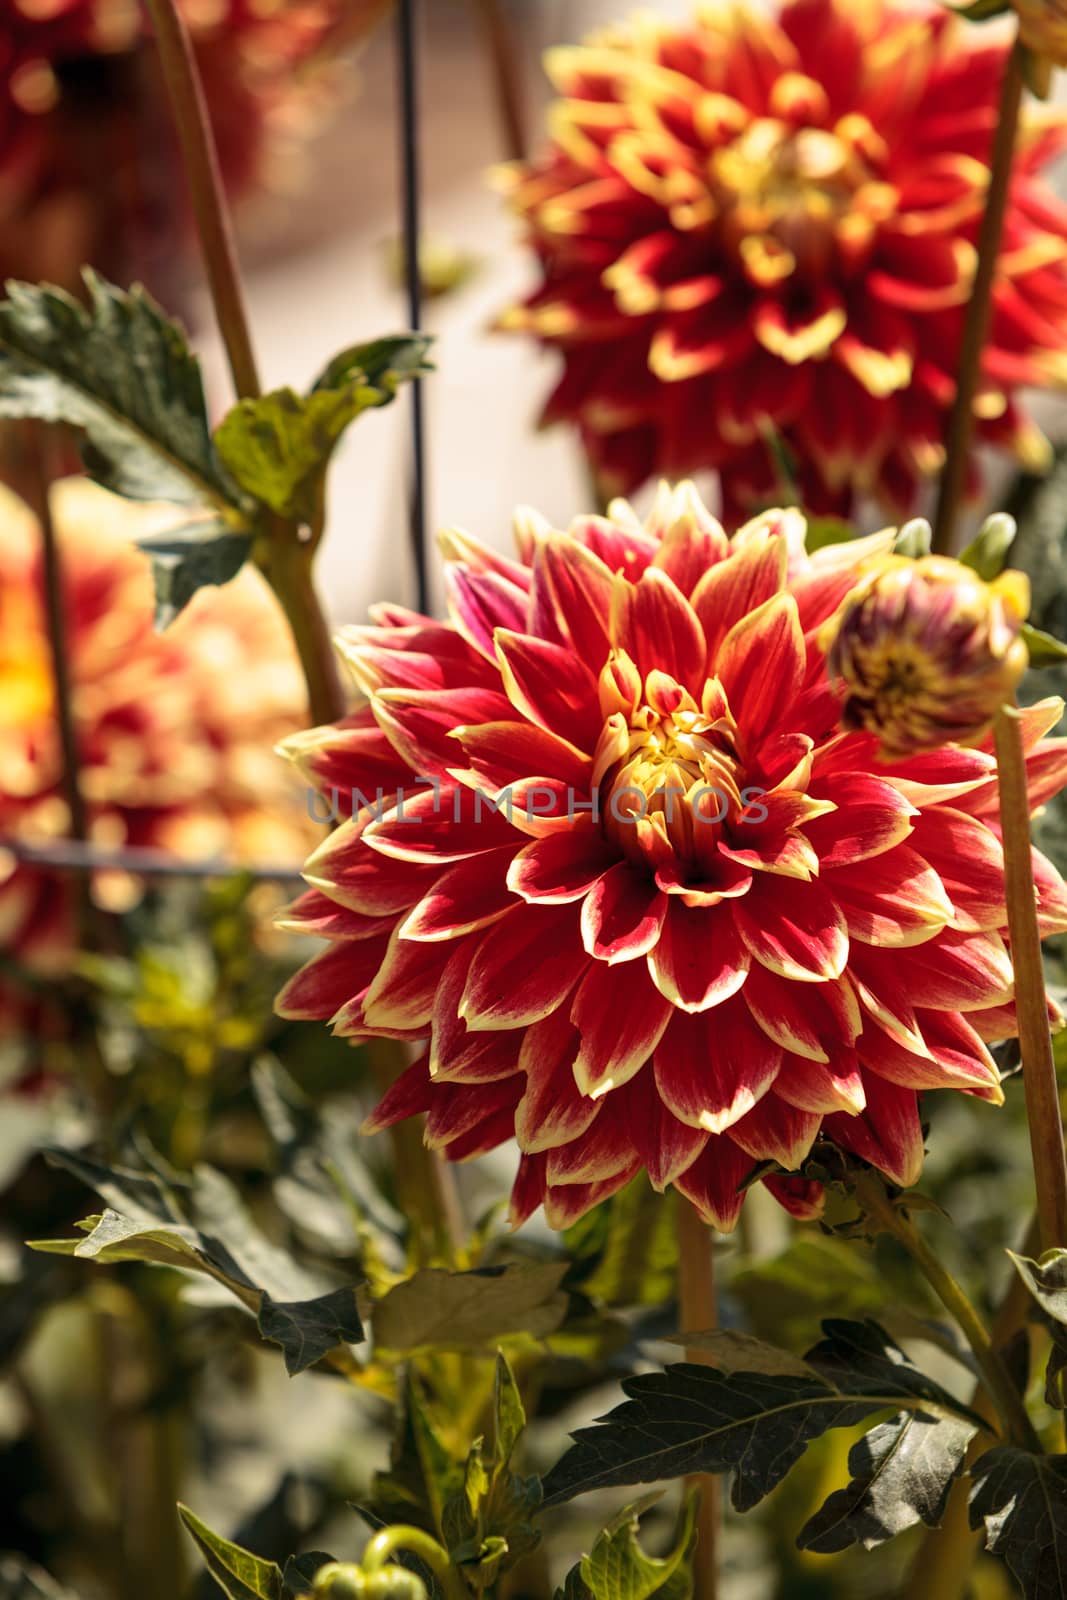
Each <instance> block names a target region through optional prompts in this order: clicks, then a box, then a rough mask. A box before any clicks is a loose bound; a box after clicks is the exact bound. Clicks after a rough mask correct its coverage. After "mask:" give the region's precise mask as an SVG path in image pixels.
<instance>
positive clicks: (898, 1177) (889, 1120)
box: [823, 1072, 923, 1189]
mask: <svg viewBox="0 0 1067 1600" xmlns="http://www.w3.org/2000/svg"><path fill="white" fill-rule="evenodd" d="M864 1081H865V1084H866V1088H867V1106H866V1109H865V1110H864V1111H861V1112H860V1114H859V1116H857V1117H847V1116H845V1115H844V1114H842V1113H838V1114H837V1115H836V1116H832V1117H827V1118H826V1120H825V1122H824V1123H823V1132H824V1134H825V1135H826V1137H827V1138H828V1139H832V1140H833V1141H834V1143H835V1144H839V1145H841V1146H842V1148H843V1149H845V1150H851V1151H852V1153H853V1155H857V1156H859V1157H860V1159H861V1160H863V1161H869V1162H870V1163H871V1165H872V1166H873V1167H877V1168H878V1170H879V1171H880V1172H884V1173H885V1175H886V1177H887V1178H889V1179H890V1180H891V1181H892V1182H893V1183H897V1184H899V1185H900V1186H901V1188H902V1189H907V1188H910V1186H911V1185H912V1184H913V1183H917V1182H918V1179H919V1176H920V1174H921V1172H922V1166H923V1134H922V1126H921V1124H920V1122H919V1105H918V1099H917V1096H916V1094H915V1091H914V1089H901V1088H899V1087H898V1086H897V1085H896V1084H895V1083H888V1082H887V1081H886V1079H885V1078H880V1077H879V1076H878V1074H877V1073H874V1072H871V1073H868V1074H866V1075H865V1079H864Z"/></svg>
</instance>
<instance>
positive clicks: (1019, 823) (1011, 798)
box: [993, 706, 1067, 1251]
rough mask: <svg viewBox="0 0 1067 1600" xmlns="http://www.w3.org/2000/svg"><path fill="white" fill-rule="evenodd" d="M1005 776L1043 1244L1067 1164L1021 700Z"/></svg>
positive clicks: (1018, 987) (1022, 1036) (1019, 996)
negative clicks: (1036, 886) (1032, 839)
mask: <svg viewBox="0 0 1067 1600" xmlns="http://www.w3.org/2000/svg"><path fill="white" fill-rule="evenodd" d="M993 736H994V740H995V744H996V751H997V776H998V780H999V784H1000V823H1001V832H1002V834H1003V836H1004V882H1005V893H1006V897H1007V903H1008V934H1009V938H1010V941H1011V959H1012V966H1013V968H1014V970H1015V1007H1016V1014H1017V1021H1018V1029H1019V1048H1020V1050H1021V1052H1022V1063H1023V1089H1024V1091H1025V1095H1026V1119H1027V1122H1028V1123H1029V1125H1030V1151H1031V1156H1032V1158H1033V1164H1034V1182H1035V1185H1036V1188H1037V1217H1038V1226H1039V1231H1040V1246H1041V1249H1042V1251H1044V1250H1052V1249H1055V1248H1057V1247H1059V1246H1061V1245H1067V1164H1065V1162H1064V1146H1063V1122H1062V1120H1061V1117H1060V1096H1059V1086H1058V1084H1057V1082H1056V1063H1055V1060H1054V1059H1053V1054H1052V1036H1051V1034H1050V1032H1049V1025H1048V1004H1047V1001H1046V998H1045V974H1044V969H1043V967H1042V964H1041V933H1040V929H1039V928H1038V924H1037V896H1036V892H1035V889H1034V868H1033V857H1032V854H1031V848H1030V800H1029V796H1028V794H1027V790H1026V757H1025V753H1024V750H1023V739H1022V721H1021V718H1020V715H1019V712H1018V710H1017V709H1016V707H1015V706H1002V707H1001V709H1000V711H999V712H998V713H997V720H996V723H995V725H994V729H993Z"/></svg>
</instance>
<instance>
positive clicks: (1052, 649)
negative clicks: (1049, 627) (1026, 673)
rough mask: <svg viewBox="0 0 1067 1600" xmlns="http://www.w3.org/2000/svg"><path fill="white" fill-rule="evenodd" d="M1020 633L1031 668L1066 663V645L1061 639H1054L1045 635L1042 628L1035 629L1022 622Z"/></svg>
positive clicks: (1049, 635)
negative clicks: (1027, 651) (1028, 655)
mask: <svg viewBox="0 0 1067 1600" xmlns="http://www.w3.org/2000/svg"><path fill="white" fill-rule="evenodd" d="M1020 631H1021V633H1022V637H1023V643H1024V644H1025V645H1026V648H1027V650H1029V652H1030V665H1031V666H1032V667H1058V666H1062V665H1063V663H1064V662H1065V661H1067V644H1064V643H1063V641H1062V640H1061V639H1054V638H1053V636H1052V634H1051V633H1046V632H1045V630H1044V629H1043V628H1035V627H1033V626H1032V625H1031V624H1030V623H1029V622H1024V623H1023V625H1022V629H1021V630H1020Z"/></svg>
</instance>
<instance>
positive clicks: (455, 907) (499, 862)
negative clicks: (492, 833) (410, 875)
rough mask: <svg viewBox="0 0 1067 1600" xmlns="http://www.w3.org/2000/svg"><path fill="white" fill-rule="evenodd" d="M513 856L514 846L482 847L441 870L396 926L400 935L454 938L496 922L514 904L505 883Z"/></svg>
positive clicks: (425, 938) (427, 938) (434, 938)
mask: <svg viewBox="0 0 1067 1600" xmlns="http://www.w3.org/2000/svg"><path fill="white" fill-rule="evenodd" d="M514 855H515V846H514V845H510V846H505V848H504V849H502V850H486V851H483V853H482V854H481V855H480V856H474V857H472V858H470V859H468V860H466V861H460V862H458V863H457V864H456V865H455V866H454V867H449V868H448V869H447V870H446V871H444V872H442V873H441V876H440V877H439V878H438V879H437V881H436V883H435V884H434V886H433V888H432V889H429V890H427V892H426V893H425V894H424V895H423V897H422V899H421V900H419V901H417V902H416V904H415V905H414V906H412V908H411V910H410V911H409V912H408V914H407V916H406V917H405V919H404V921H403V922H402V923H401V925H400V937H401V938H402V939H419V940H426V941H435V940H441V939H456V938H458V937H459V936H460V934H464V933H471V932H473V931H474V929H475V928H484V927H486V926H487V925H488V924H489V923H491V922H496V921H498V920H499V919H500V918H501V917H502V916H503V915H504V913H505V911H507V910H508V909H509V908H510V907H511V906H513V905H514V904H515V896H514V895H513V894H512V892H511V890H510V889H509V888H508V886H507V869H508V867H509V866H510V865H511V862H512V859H513V857H514Z"/></svg>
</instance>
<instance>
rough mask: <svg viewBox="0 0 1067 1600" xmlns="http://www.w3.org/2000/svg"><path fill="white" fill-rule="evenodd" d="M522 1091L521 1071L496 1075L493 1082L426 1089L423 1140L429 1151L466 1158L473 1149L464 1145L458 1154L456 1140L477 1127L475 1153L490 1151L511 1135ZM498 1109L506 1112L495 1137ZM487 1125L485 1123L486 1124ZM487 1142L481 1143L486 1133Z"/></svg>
mask: <svg viewBox="0 0 1067 1600" xmlns="http://www.w3.org/2000/svg"><path fill="white" fill-rule="evenodd" d="M521 1090H522V1075H521V1073H518V1074H516V1073H513V1074H512V1075H511V1077H510V1078H500V1079H497V1080H496V1081H495V1082H493V1083H477V1084H465V1083H442V1084H440V1085H438V1084H436V1083H435V1084H434V1085H433V1088H432V1090H431V1092H430V1105H429V1110H428V1112H427V1116H426V1135H425V1141H426V1144H427V1146H428V1147H429V1149H431V1150H447V1151H448V1153H449V1157H450V1159H452V1160H455V1159H457V1158H459V1159H464V1158H465V1159H467V1160H469V1159H470V1155H471V1154H473V1151H471V1150H470V1148H469V1146H467V1147H466V1148H465V1150H464V1155H463V1156H462V1157H459V1156H458V1152H456V1149H455V1147H456V1145H457V1142H458V1141H460V1140H465V1139H466V1136H467V1135H469V1134H471V1133H474V1132H475V1130H479V1139H478V1144H479V1146H480V1148H479V1150H478V1154H482V1153H484V1151H485V1150H493V1149H495V1148H496V1146H497V1145H498V1144H501V1143H502V1142H503V1140H504V1139H507V1138H509V1137H510V1135H511V1129H512V1126H513V1114H514V1111H515V1106H516V1105H517V1103H518V1099H519V1095H520V1093H521ZM501 1112H506V1113H507V1120H506V1122H505V1123H504V1130H503V1134H502V1136H499V1137H498V1136H496V1133H497V1129H496V1127H494V1126H492V1125H493V1124H494V1123H497V1122H498V1120H499V1117H500V1113H501ZM487 1125H488V1126H487ZM487 1133H488V1134H489V1135H490V1138H491V1139H492V1142H491V1143H484V1142H483V1141H484V1140H485V1136H486V1134H487Z"/></svg>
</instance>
